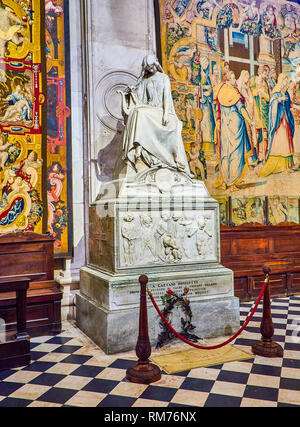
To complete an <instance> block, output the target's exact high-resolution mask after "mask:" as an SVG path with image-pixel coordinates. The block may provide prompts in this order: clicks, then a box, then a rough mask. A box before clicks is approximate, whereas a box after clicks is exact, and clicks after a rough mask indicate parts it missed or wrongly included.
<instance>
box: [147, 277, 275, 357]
mask: <svg viewBox="0 0 300 427" xmlns="http://www.w3.org/2000/svg"><path fill="white" fill-rule="evenodd" d="M267 285H268V280H265V283H264V286H263V287H262V290H261V291H260V294H259V297H258V299H257V302H256V304H255V306H254V308H253V310H252V312H251V313H250V315H249V316H248V318H247V320H246V321H245V323H244V324H243V326H242V327H241V328H240V329H239V330H238V331H237V332H236V333H235V334H234V335H233V336H232V337H231V338H229V339H228V340H227V341H225V342H223V343H221V344H217V345H212V346H202V345H198V344H195V343H193V342H190V341H188V340H187V339H185V338H184V337H183V336H181V335H180V334H179V333H178V332H176V331H175V329H174V328H173V327H172V326H171V325H170V323H169V322H168V321H167V319H166V318H165V316H164V315H163V314H162V312H161V311H160V309H159V307H158V305H157V304H156V302H155V300H154V298H153V295H152V293H151V292H150V291H149V290H148V294H149V296H150V298H151V301H152V303H153V305H154V307H155V308H156V311H157V312H158V314H159V315H160V317H161V318H162V320H163V321H164V322H165V324H166V325H167V327H168V328H169V329H170V330H171V331H172V332H173V334H174V335H176V336H177V337H178V338H179V339H180V340H181V341H183V342H185V343H186V344H189V345H191V346H192V347H195V348H198V349H201V350H216V349H217V348H221V347H224V346H225V345H227V344H229V343H230V342H231V341H233V340H234V339H235V338H236V337H238V336H239V335H240V334H241V333H242V332H243V330H244V329H245V328H246V327H247V325H248V323H249V322H250V320H251V319H252V317H253V315H254V313H255V312H256V309H257V307H258V304H259V303H260V301H261V299H262V297H263V295H264V293H265V290H266V287H267Z"/></svg>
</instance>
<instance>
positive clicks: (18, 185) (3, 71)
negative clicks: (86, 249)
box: [0, 0, 45, 234]
mask: <svg viewBox="0 0 300 427" xmlns="http://www.w3.org/2000/svg"><path fill="white" fill-rule="evenodd" d="M41 7H44V4H43V1H40V0H22V1H20V0H18V1H17V0H16V1H13V0H2V1H0V233H1V234H3V233H8V232H13V231H35V232H37V233H40V232H43V229H44V228H43V212H44V208H45V195H44V192H43V185H42V181H43V170H44V167H45V164H44V153H45V139H44V138H43V131H44V128H45V126H44V117H43V104H44V103H45V92H44V87H43V60H44V59H43V56H42V55H43V48H42V46H43V41H42V38H41V36H42V35H43V28H44V23H43V22H41V20H40V16H41Z"/></svg>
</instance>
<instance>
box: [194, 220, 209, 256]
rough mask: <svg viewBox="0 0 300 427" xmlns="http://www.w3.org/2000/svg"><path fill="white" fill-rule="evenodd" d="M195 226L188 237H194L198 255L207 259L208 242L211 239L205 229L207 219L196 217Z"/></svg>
mask: <svg viewBox="0 0 300 427" xmlns="http://www.w3.org/2000/svg"><path fill="white" fill-rule="evenodd" d="M195 223H196V224H195V226H194V227H193V228H192V229H191V231H190V233H189V237H192V236H193V235H196V247H197V252H198V255H200V256H201V257H207V248H208V247H209V244H208V240H210V239H211V237H212V234H211V232H210V231H208V230H207V229H206V226H207V219H206V218H205V217H204V215H202V214H200V215H197V217H196V219H195Z"/></svg>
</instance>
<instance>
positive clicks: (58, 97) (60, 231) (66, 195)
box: [45, 0, 72, 256]
mask: <svg viewBox="0 0 300 427" xmlns="http://www.w3.org/2000/svg"><path fill="white" fill-rule="evenodd" d="M45 8H46V9H45V10H46V55H47V89H48V90H47V147H48V148H47V168H48V169H47V195H48V196H47V199H48V231H49V232H50V233H51V234H52V235H53V237H54V238H55V254H56V256H65V255H69V254H70V253H71V250H72V209H71V208H72V180H71V154H70V151H71V135H70V120H71V111H70V95H69V94H70V81H69V80H70V79H69V73H70V64H69V48H68V46H69V34H68V26H69V19H68V10H69V1H68V0H67V1H66V0H46V3H45Z"/></svg>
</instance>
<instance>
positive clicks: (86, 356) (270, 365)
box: [0, 297, 300, 408]
mask: <svg viewBox="0 0 300 427" xmlns="http://www.w3.org/2000/svg"><path fill="white" fill-rule="evenodd" d="M252 306H253V304H252V303H251V302H250V303H242V304H241V324H243V322H244V320H245V319H246V317H247V315H248V313H249V311H250V309H251V307H252ZM261 313H262V305H260V306H259V308H258V310H257V312H256V314H255V315H254V317H253V318H252V320H251V322H250V323H249V326H248V327H247V329H246V330H245V331H244V332H243V333H242V335H241V336H240V337H239V338H237V339H236V341H235V345H237V346H238V347H239V348H241V349H244V350H246V351H248V352H251V344H252V343H253V341H255V340H257V339H260V332H259V327H260V322H261ZM272 317H273V323H274V327H275V335H274V341H277V342H278V343H280V344H281V345H282V346H283V348H284V357H283V359H282V358H276V359H268V358H263V357H258V356H257V357H255V358H254V359H249V360H246V361H240V362H230V363H225V364H223V365H218V366H212V367H209V368H199V369H193V370H191V371H188V372H182V373H180V374H175V375H166V374H163V375H162V379H161V380H160V381H159V382H157V383H154V384H151V385H149V386H147V385H140V384H133V383H130V382H128V381H127V380H126V378H125V375H126V369H127V367H128V366H131V365H132V363H133V360H135V359H136V358H135V353H134V352H129V353H122V354H121V355H120V354H119V355H113V356H108V355H105V354H104V353H103V352H102V351H101V350H100V349H99V348H98V347H96V346H95V345H94V344H93V343H92V342H91V341H90V340H89V339H87V338H86V337H85V335H84V334H82V333H81V332H80V331H79V330H78V329H77V328H76V327H75V326H73V324H71V323H70V322H64V331H63V333H61V334H60V335H57V336H55V337H53V336H52V337H50V336H47V337H39V338H34V339H32V340H31V350H32V362H31V364H30V365H29V366H27V367H24V368H19V369H12V370H9V371H2V372H0V406H1V407H41V406H42V407H47V406H51V407H60V406H83V407H96V406H98V407H106V408H107V407H115V408H116V407H127V408H128V407H152V408H154V407H157V408H158V407H164V408H166V407H186V406H190V407H191V406H193V407H197V406H198V407H202V406H205V407H206V406H207V407H258V406H266V407H279V406H300V297H290V298H277V299H274V300H273V301H272ZM220 341H221V339H219V342H220ZM183 345H184V344H183ZM184 346H185V347H184V348H186V347H187V348H190V347H188V346H186V345H184Z"/></svg>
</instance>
